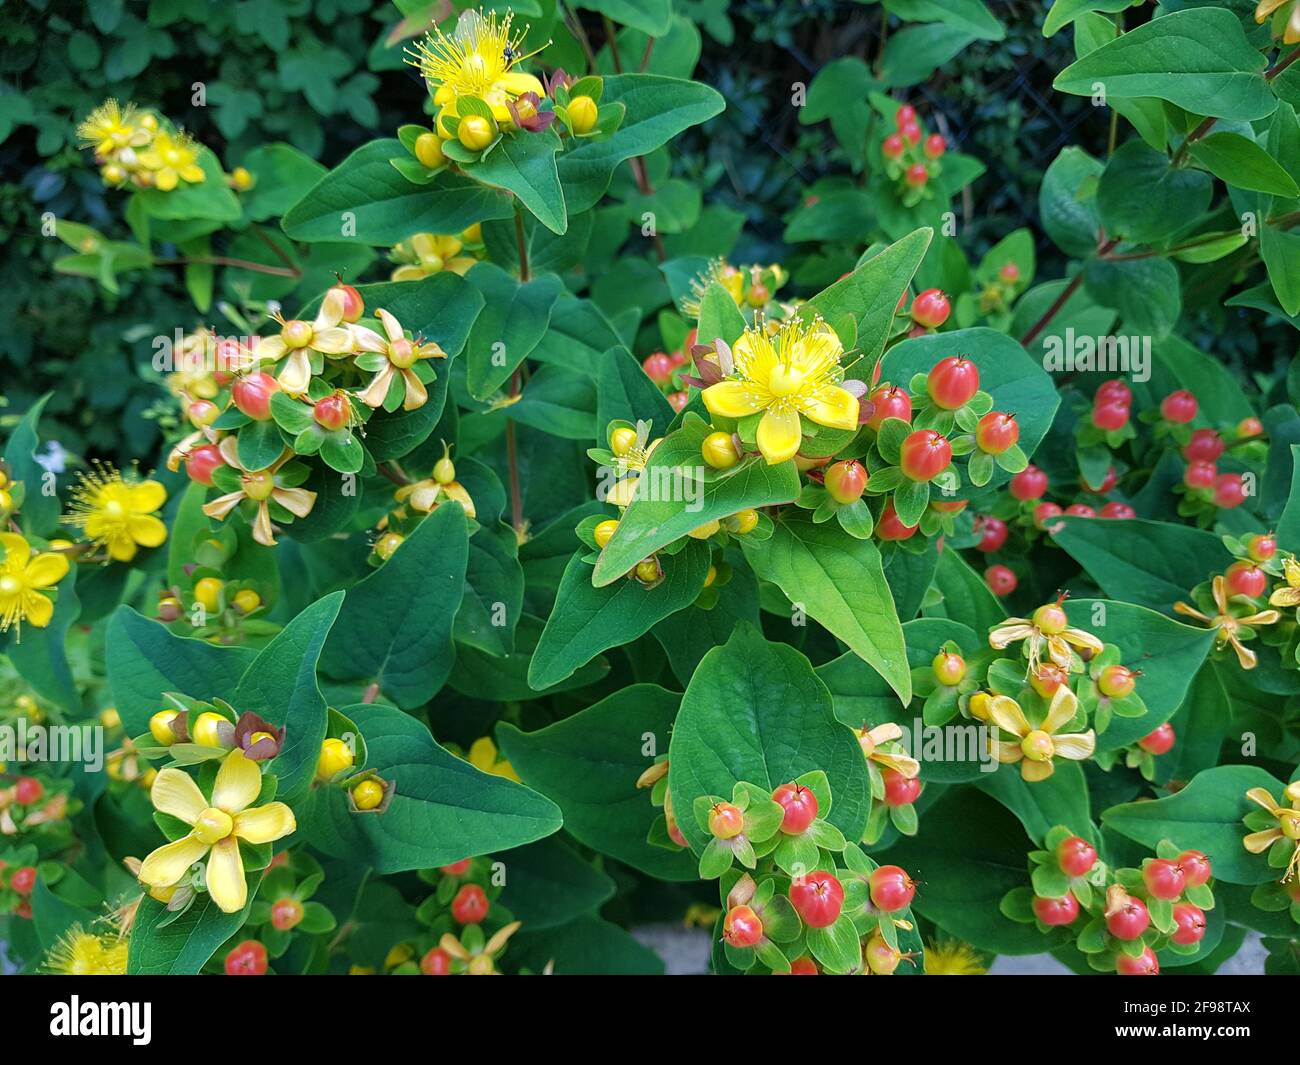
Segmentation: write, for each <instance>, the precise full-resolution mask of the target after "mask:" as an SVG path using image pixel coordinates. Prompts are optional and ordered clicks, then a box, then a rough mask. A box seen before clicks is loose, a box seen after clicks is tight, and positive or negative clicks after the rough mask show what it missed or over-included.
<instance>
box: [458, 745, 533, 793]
mask: <svg viewBox="0 0 1300 1065" xmlns="http://www.w3.org/2000/svg"><path fill="white" fill-rule="evenodd" d="M465 760H466V761H467V762H469V764H470V765H472V766H473V767H474V768H475V769H481V770H482V771H483V772H484V773H490V774H491V775H492V776H494V777H505V778H506V779H507V780H513V781H514V782H515V783H516V784H518V783H521V781H520V780H519V774H518V773H516V772H515V767H514V766H512V765H511V764H510V762H509V760H508V759H506V758H502V757H501V755H500V753H499V752H498V751H497V745H496V744H495V743H493V742H492V737H490V736H480V737H479V738H478V739H476V740H475V741H474V742H473V743H471V744H470V747H469V754H467V755H466V756H465Z"/></svg>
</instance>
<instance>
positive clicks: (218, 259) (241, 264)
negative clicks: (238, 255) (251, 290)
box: [154, 255, 302, 277]
mask: <svg viewBox="0 0 1300 1065" xmlns="http://www.w3.org/2000/svg"><path fill="white" fill-rule="evenodd" d="M154 262H156V263H158V264H159V265H161V266H188V265H190V264H195V265H201V266H236V267H238V268H239V269H241V270H251V271H253V273H256V274H274V275H275V276H276V277H302V271H301V270H299V269H298V268H297V267H296V266H293V267H283V266H267V265H266V264H265V263H255V262H252V261H251V260H248V259H231V258H228V257H226V256H224V255H194V256H185V257H183V258H178V259H155V260H154Z"/></svg>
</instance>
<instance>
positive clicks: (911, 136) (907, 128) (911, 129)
mask: <svg viewBox="0 0 1300 1065" xmlns="http://www.w3.org/2000/svg"><path fill="white" fill-rule="evenodd" d="M898 132H899V133H900V134H902V137H903V140H905V141H907V143H908V144H910V145H912V147H913V148H915V147H916V146H917V144H919V143H920V141H921V127H920V126H919V125H918V124H917V123H915V122H907V123H905V124H904V125H903V126H902V127H901V128H900V129H899V131H898Z"/></svg>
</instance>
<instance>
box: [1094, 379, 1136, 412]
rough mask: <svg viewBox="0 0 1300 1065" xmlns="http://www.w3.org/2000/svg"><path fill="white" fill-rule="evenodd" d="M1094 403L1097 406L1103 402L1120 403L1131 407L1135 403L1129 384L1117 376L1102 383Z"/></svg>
mask: <svg viewBox="0 0 1300 1065" xmlns="http://www.w3.org/2000/svg"><path fill="white" fill-rule="evenodd" d="M1093 403H1094V404H1096V405H1097V406H1100V405H1101V404H1103V403H1119V404H1121V405H1123V406H1125V407H1131V406H1132V405H1133V392H1132V390H1131V389H1130V388H1129V387H1128V385H1126V384H1125V383H1124V382H1123V381H1121V380H1120V379H1119V378H1118V377H1116V378H1113V379H1112V380H1110V381H1103V382H1102V383H1101V385H1100V387H1098V389H1097V394H1096V396H1095V397H1094V399H1093Z"/></svg>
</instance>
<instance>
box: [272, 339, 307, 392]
mask: <svg viewBox="0 0 1300 1065" xmlns="http://www.w3.org/2000/svg"><path fill="white" fill-rule="evenodd" d="M276 380H277V381H279V382H280V387H281V388H283V389H284V390H285V391H286V392H291V393H293V394H294V395H300V394H301V393H303V392H306V391H307V385H308V384H310V383H311V356H310V355H308V354H307V349H306V348H294V349H293V351H291V352H289V357H288V358H287V359H285V361H284V368H283V369H281V370H280V376H279V377H277V378H276Z"/></svg>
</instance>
